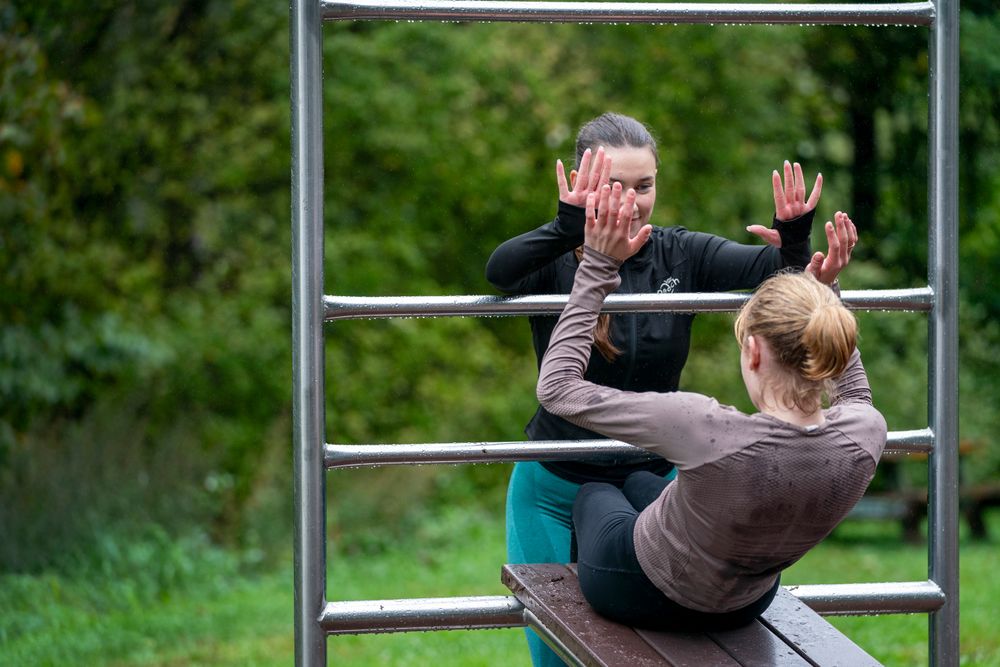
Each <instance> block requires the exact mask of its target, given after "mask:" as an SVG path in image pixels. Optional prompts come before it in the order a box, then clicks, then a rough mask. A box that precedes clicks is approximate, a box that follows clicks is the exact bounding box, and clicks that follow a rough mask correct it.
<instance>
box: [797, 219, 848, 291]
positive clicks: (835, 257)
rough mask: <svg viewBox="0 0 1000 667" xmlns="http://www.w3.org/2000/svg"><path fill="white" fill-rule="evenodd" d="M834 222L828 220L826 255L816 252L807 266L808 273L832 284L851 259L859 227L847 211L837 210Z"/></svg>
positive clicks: (826, 227)
mask: <svg viewBox="0 0 1000 667" xmlns="http://www.w3.org/2000/svg"><path fill="white" fill-rule="evenodd" d="M833 220H834V222H827V223H826V225H825V229H826V241H827V244H828V245H829V248H828V249H827V253H826V255H824V254H823V253H821V252H816V253H815V254H813V256H812V260H810V262H809V266H807V267H806V273H811V274H813V275H814V276H816V279H817V280H819V281H820V282H821V283H826V284H827V285H832V284H833V281H834V280H836V279H837V275H838V274H840V272H841V270H842V269H843V268H844V267H845V266H847V264H848V263H849V262H850V261H851V252H852V251H853V250H854V246H855V245H856V244H857V242H858V229H857V227H855V226H854V223H853V222H851V218H850V217H848V215H847V214H846V213H841V212H840V211H837V213H836V215H834V216H833Z"/></svg>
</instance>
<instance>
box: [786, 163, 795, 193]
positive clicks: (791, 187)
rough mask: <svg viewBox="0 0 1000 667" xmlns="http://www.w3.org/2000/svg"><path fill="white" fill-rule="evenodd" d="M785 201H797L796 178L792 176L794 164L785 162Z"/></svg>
mask: <svg viewBox="0 0 1000 667" xmlns="http://www.w3.org/2000/svg"><path fill="white" fill-rule="evenodd" d="M785 201H786V202H790V201H795V177H794V176H793V175H792V164H791V163H790V162H789V161H788V160H785Z"/></svg>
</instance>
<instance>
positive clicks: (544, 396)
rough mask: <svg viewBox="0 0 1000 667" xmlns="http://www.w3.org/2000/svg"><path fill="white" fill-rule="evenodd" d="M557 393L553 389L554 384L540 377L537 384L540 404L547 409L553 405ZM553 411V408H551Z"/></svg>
mask: <svg viewBox="0 0 1000 667" xmlns="http://www.w3.org/2000/svg"><path fill="white" fill-rule="evenodd" d="M554 396H555V393H554V392H553V391H552V386H551V385H550V384H549V383H547V382H545V381H544V380H542V379H541V378H539V380H538V384H537V385H535V398H537V399H538V404H539V405H541V406H542V407H543V408H545V409H546V410H549V407H550V406H551V405H552V401H553V400H554ZM549 412H551V410H549Z"/></svg>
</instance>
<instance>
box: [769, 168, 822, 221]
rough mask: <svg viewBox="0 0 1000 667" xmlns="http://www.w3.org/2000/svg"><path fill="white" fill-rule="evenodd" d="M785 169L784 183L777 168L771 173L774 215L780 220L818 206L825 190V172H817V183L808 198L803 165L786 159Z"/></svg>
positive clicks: (793, 216) (797, 215)
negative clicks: (790, 162) (791, 162)
mask: <svg viewBox="0 0 1000 667" xmlns="http://www.w3.org/2000/svg"><path fill="white" fill-rule="evenodd" d="M784 171H785V182H784V184H782V182H781V176H779V175H778V170H777V169H775V170H774V171H773V172H772V173H771V184H772V186H774V217H776V218H777V219H778V220H792V219H794V218H797V217H799V216H800V215H802V214H803V213H808V212H809V211H811V210H813V209H814V208H816V204H817V203H819V196H820V194H821V193H822V192H823V174H816V183H815V184H814V185H813V189H812V192H810V193H809V199H808V200H807V199H806V182H805V179H803V178H802V166H801V165H800V164H799V163H798V162H796V163H795V164H794V165H791V164H789V163H788V160H785V168H784Z"/></svg>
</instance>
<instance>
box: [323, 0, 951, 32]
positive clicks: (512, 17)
mask: <svg viewBox="0 0 1000 667" xmlns="http://www.w3.org/2000/svg"><path fill="white" fill-rule="evenodd" d="M320 6H321V9H320V11H321V14H322V17H323V19H324V20H326V21H353V20H369V21H371V20H376V21H400V20H406V21H505V22H519V23H523V22H537V23H581V22H587V23H740V24H744V23H765V24H771V23H795V24H824V25H851V24H865V25H886V24H891V25H926V26H929V25H931V24H932V23H933V22H934V16H935V13H934V5H933V3H931V2H890V3H873V4H860V3H829V4H792V3H719V2H706V3H700V2H699V3H659V2H657V3H645V2H516V1H497V0H420V1H417V2H412V1H409V0H395V1H390V0H365V1H364V2H358V1H350V2H348V1H344V0H323V2H322V3H321V5H320Z"/></svg>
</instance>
